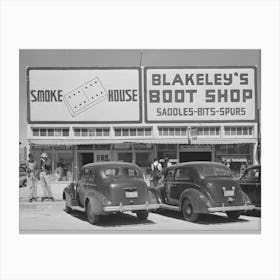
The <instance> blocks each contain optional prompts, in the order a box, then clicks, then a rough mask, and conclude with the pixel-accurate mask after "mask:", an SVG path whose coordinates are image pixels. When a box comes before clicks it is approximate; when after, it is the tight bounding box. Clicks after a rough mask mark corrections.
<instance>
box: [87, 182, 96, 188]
mask: <svg viewBox="0 0 280 280" xmlns="http://www.w3.org/2000/svg"><path fill="white" fill-rule="evenodd" d="M85 186H86V187H96V185H95V184H90V183H87V184H85Z"/></svg>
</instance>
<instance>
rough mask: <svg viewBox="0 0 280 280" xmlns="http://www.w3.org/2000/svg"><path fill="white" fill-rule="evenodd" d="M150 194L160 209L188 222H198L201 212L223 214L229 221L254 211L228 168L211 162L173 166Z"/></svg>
mask: <svg viewBox="0 0 280 280" xmlns="http://www.w3.org/2000/svg"><path fill="white" fill-rule="evenodd" d="M153 191H154V193H157V194H158V196H159V199H160V200H161V208H165V209H171V210H176V211H182V213H183V215H184V218H185V220H187V221H190V222H195V221H197V220H198V219H199V215H200V214H202V213H205V214H207V213H213V212H226V213H227V215H228V217H230V218H231V219H238V217H239V216H240V215H241V214H242V212H243V211H246V210H251V209H253V208H254V206H253V205H252V203H251V200H250V199H249V197H248V196H247V195H246V194H244V193H243V192H242V191H241V188H240V186H239V185H238V182H236V181H235V180H234V178H233V175H232V173H231V171H230V169H229V168H228V167H226V166H225V165H223V164H219V163H214V162H188V163H180V164H175V165H173V166H171V167H169V168H168V169H167V173H166V176H165V178H164V180H163V183H162V185H161V186H160V187H159V188H158V189H153Z"/></svg>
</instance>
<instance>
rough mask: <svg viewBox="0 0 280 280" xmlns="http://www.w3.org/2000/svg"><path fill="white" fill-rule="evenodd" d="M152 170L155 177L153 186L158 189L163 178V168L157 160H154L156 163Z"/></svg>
mask: <svg viewBox="0 0 280 280" xmlns="http://www.w3.org/2000/svg"><path fill="white" fill-rule="evenodd" d="M151 169H152V177H153V185H154V187H155V188H156V187H157V186H158V182H159V180H160V179H161V177H162V166H161V164H160V162H159V161H158V159H157V158H155V159H154V162H153V163H152V165H151Z"/></svg>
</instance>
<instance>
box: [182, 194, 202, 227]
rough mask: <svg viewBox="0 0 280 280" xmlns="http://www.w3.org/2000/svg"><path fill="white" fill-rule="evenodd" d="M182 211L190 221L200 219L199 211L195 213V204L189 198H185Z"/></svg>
mask: <svg viewBox="0 0 280 280" xmlns="http://www.w3.org/2000/svg"><path fill="white" fill-rule="evenodd" d="M182 212H183V216H184V219H185V220H186V221H188V222H196V221H197V220H198V219H199V213H194V211H193V205H192V203H191V201H190V200H188V199H185V200H184V203H183V207H182Z"/></svg>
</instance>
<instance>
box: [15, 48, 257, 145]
mask: <svg viewBox="0 0 280 280" xmlns="http://www.w3.org/2000/svg"><path fill="white" fill-rule="evenodd" d="M242 65H244V66H251V65H254V66H257V68H258V108H260V104H261V98H260V97H261V92H260V85H261V79H260V75H261V51H260V50H249V49H247V50H179V49H178V50H163V49H162V50H147V49H145V50H140V49H139V50H109V49H108V50H44V49H40V50H34V49H32V50H28V49H22V50H20V52H19V141H20V142H22V145H23V146H25V145H26V142H27V139H26V138H27V135H26V132H27V75H26V73H27V71H26V68H27V67H132V66H134V67H135V66H138V67H139V66H186V67H187V66H242Z"/></svg>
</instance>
